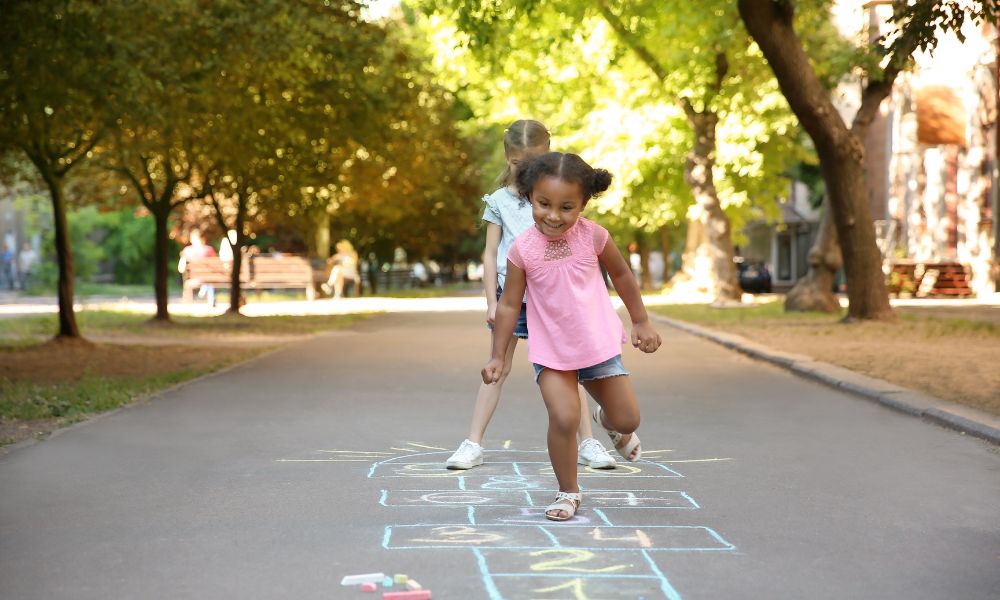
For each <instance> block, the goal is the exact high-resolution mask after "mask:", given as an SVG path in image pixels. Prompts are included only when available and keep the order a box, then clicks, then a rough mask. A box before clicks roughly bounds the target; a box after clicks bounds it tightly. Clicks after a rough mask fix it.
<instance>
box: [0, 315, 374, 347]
mask: <svg viewBox="0 0 1000 600" xmlns="http://www.w3.org/2000/svg"><path fill="white" fill-rule="evenodd" d="M369 316H370V315H364V314H360V315H359V314H353V315H307V316H269V317H246V316H242V315H231V314H228V313H227V314H223V315H220V316H217V317H190V316H173V317H172V322H171V323H169V324H160V323H154V322H151V321H150V317H149V315H147V314H143V313H136V312H126V311H112V310H85V311H79V312H77V313H76V319H77V324H78V325H79V326H80V332H81V334H82V335H83V336H85V337H86V336H88V335H121V334H128V335H144V334H156V335H158V336H159V335H165V336H184V335H211V334H229V335H305V334H310V333H316V332H319V331H324V330H327V329H334V328H338V327H345V326H348V325H351V324H352V323H355V322H357V321H359V320H362V319H366V318H368V317H369ZM57 329H58V317H57V315H54V314H51V315H33V316H26V317H17V318H13V319H0V340H2V343H3V345H4V346H9V345H23V344H25V343H30V341H32V340H37V339H38V338H42V337H48V336H51V335H54V334H55V332H56V331H57Z"/></svg>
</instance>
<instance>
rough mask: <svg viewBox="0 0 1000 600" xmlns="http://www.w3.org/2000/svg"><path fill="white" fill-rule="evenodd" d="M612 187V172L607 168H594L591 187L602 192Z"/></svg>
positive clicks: (596, 192) (598, 192)
mask: <svg viewBox="0 0 1000 600" xmlns="http://www.w3.org/2000/svg"><path fill="white" fill-rule="evenodd" d="M609 187H611V173H610V172H608V170H607V169H594V170H593V172H591V174H590V189H591V190H593V193H594V194H595V195H596V194H600V193H601V192H603V191H605V190H606V189H608V188H609Z"/></svg>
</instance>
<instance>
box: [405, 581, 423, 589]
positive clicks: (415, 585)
mask: <svg viewBox="0 0 1000 600" xmlns="http://www.w3.org/2000/svg"><path fill="white" fill-rule="evenodd" d="M406 589H408V590H410V591H413V590H422V589H424V586H422V585H420V584H419V583H417V580H416V579H407V580H406Z"/></svg>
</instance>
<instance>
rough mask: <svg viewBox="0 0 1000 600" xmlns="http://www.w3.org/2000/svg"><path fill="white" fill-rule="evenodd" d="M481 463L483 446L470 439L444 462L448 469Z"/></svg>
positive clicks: (474, 465) (463, 467)
mask: <svg viewBox="0 0 1000 600" xmlns="http://www.w3.org/2000/svg"><path fill="white" fill-rule="evenodd" d="M602 449H603V448H602ZM605 454H606V453H605ZM481 464H483V447H482V446H480V445H479V444H477V443H476V442H473V441H472V440H465V441H464V442H462V444H461V445H460V446H459V447H458V450H455V453H454V454H452V455H451V458H449V459H448V462H446V463H445V465H447V466H448V468H449V469H471V468H472V467H478V466H479V465H481Z"/></svg>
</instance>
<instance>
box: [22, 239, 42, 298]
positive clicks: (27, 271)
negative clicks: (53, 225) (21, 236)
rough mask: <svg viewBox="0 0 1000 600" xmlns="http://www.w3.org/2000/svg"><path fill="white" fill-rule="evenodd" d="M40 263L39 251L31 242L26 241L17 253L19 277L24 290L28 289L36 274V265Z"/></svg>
mask: <svg viewBox="0 0 1000 600" xmlns="http://www.w3.org/2000/svg"><path fill="white" fill-rule="evenodd" d="M37 264H38V253H37V252H35V248H34V247H33V246H32V245H31V242H24V246H22V247H21V252H20V253H19V254H18V255H17V279H18V282H19V285H20V288H21V289H22V290H26V289H28V283H29V282H30V281H31V278H32V277H34V275H35V265H37Z"/></svg>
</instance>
